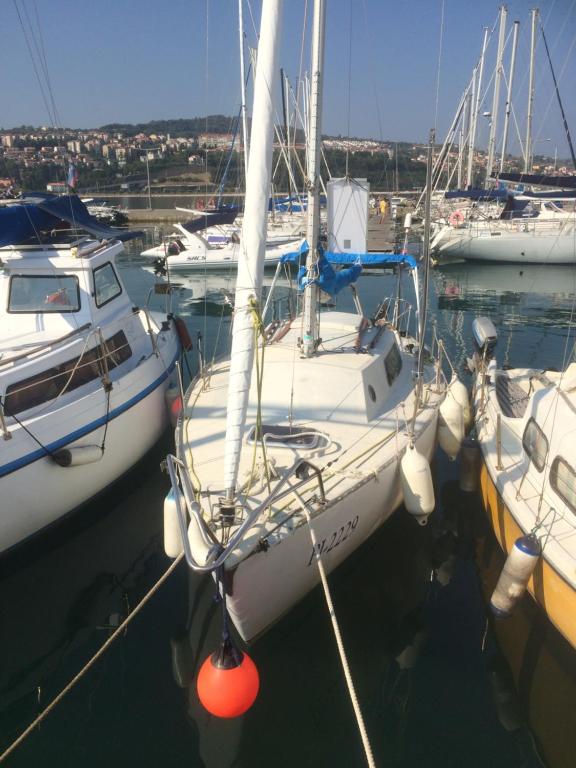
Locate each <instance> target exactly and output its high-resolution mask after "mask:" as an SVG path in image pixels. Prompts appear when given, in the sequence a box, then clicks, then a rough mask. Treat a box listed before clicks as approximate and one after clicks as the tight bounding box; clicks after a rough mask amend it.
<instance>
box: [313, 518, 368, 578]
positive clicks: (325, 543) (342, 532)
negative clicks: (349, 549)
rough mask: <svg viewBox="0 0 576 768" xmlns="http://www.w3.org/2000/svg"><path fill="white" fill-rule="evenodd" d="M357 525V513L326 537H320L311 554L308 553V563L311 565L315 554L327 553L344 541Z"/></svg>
mask: <svg viewBox="0 0 576 768" xmlns="http://www.w3.org/2000/svg"><path fill="white" fill-rule="evenodd" d="M357 525H358V515H356V517H355V518H354V519H353V520H348V522H347V523H344V525H342V526H341V527H340V528H338V530H337V531H334V532H333V533H332V535H331V536H330V537H329V538H328V539H322V541H319V542H318V543H317V544H316V545H315V546H313V547H312V554H311V555H310V560H309V561H308V565H309V566H310V565H312V561H313V560H315V559H316V557H317V556H319V555H327V554H328V552H331V551H332V550H333V549H335V548H336V547H337V546H338V545H339V544H341V543H342V542H343V541H346V539H347V538H348V536H350V534H351V533H352V531H353V530H354V529H355V528H356V526H357Z"/></svg>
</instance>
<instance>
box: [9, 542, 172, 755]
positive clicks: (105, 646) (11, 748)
mask: <svg viewBox="0 0 576 768" xmlns="http://www.w3.org/2000/svg"><path fill="white" fill-rule="evenodd" d="M183 557H184V553H183V552H182V553H181V554H180V555H178V557H177V558H176V560H174V562H173V563H172V564H171V565H170V566H169V567H168V568H167V570H166V571H164V573H163V574H162V576H160V578H159V579H158V581H157V582H156V584H154V586H153V587H152V588H151V589H150V590H149V591H148V592H147V593H146V594H145V595H144V597H143V598H142V600H140V602H139V603H138V605H137V606H136V607H135V608H134V610H133V611H132V612H131V613H130V615H129V616H127V617H126V618H125V619H124V621H123V622H122V623H121V624H120V625H119V626H118V627H116V629H115V630H114V632H113V633H112V634H111V635H110V637H109V638H108V640H106V642H105V643H104V644H103V645H102V647H101V648H100V650H98V651H97V652H96V653H95V654H94V656H92V658H91V659H90V660H89V661H88V662H87V663H86V664H85V665H84V666H83V667H82V669H81V670H80V672H78V674H77V675H75V676H74V677H73V678H72V680H70V682H69V683H68V685H67V686H66V687H65V688H63V689H62V690H61V691H60V693H59V694H58V695H57V696H56V697H55V698H54V699H52V701H51V702H50V704H48V706H47V707H45V708H44V709H43V710H42V712H40V714H39V715H38V717H37V718H36V719H35V720H33V721H32V723H30V725H29V726H28V727H27V728H26V730H24V731H23V732H22V733H21V734H20V736H18V738H17V739H16V740H15V741H13V742H12V744H10V746H9V747H8V748H7V749H5V750H4V752H2V754H1V755H0V763H3V762H4V761H5V760H6V758H7V757H9V756H10V755H11V754H12V752H14V750H16V749H17V748H18V747H19V746H20V744H22V742H23V741H24V740H25V739H26V738H27V737H28V736H29V735H30V734H31V733H32V731H33V730H34V729H35V728H37V727H38V726H39V725H40V723H41V722H42V721H43V720H45V719H46V718H47V717H48V715H49V714H50V713H51V712H52V710H53V709H54V708H55V707H56V705H57V704H59V703H60V702H61V701H62V699H63V698H64V696H66V694H67V693H68V691H70V690H72V688H73V687H74V686H75V685H76V683H77V682H78V681H79V680H81V678H83V677H84V675H85V674H86V672H88V670H89V669H91V668H92V667H93V666H94V664H95V663H96V662H97V661H98V659H99V658H100V657H101V656H103V655H104V653H105V652H106V651H107V650H108V648H109V647H110V646H111V645H112V643H113V642H114V640H116V638H117V637H118V636H119V635H121V634H122V633H123V632H124V630H125V629H126V627H127V626H128V624H129V623H130V622H131V621H132V619H133V618H134V617H135V616H136V615H137V614H138V613H140V611H141V610H142V608H143V607H144V606H145V605H146V603H147V602H148V601H149V600H150V598H151V597H152V596H153V595H154V594H155V593H156V592H157V591H158V589H159V588H160V587H161V586H162V584H163V583H164V582H165V581H166V579H167V578H168V576H170V574H171V573H172V572H173V571H174V570H176V567H177V566H178V564H179V563H180V561H181V560H182V558H183Z"/></svg>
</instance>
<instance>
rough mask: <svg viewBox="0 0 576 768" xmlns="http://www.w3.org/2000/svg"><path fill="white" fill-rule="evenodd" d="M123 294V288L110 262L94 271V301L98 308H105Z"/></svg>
mask: <svg viewBox="0 0 576 768" xmlns="http://www.w3.org/2000/svg"><path fill="white" fill-rule="evenodd" d="M121 293H122V286H121V285H120V282H119V280H118V278H117V277H116V272H114V267H113V266H112V264H110V262H107V263H106V264H103V265H102V266H101V267H98V268H97V269H95V270H94V299H95V301H96V306H97V307H103V306H104V304H108V302H109V301H112V299H115V298H116V296H119V295H120V294H121Z"/></svg>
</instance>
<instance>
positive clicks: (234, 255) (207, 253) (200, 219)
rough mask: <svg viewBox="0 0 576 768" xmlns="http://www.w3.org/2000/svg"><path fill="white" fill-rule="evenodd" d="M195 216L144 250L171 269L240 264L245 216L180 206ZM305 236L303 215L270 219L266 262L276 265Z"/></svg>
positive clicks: (147, 256)
mask: <svg viewBox="0 0 576 768" xmlns="http://www.w3.org/2000/svg"><path fill="white" fill-rule="evenodd" d="M179 210H182V211H184V212H186V213H188V214H194V215H195V218H193V219H190V220H189V221H186V222H184V223H179V224H176V225H175V229H176V232H175V233H172V234H171V235H168V236H167V237H165V238H164V239H163V241H162V243H160V244H159V245H156V246H153V247H152V248H148V249H146V250H145V251H142V254H141V255H142V256H144V257H146V258H153V259H155V260H156V262H157V263H158V265H160V264H161V263H164V264H165V265H167V266H168V267H169V268H170V269H180V270H186V271H193V270H201V271H204V270H227V271H229V270H231V269H232V270H235V269H236V268H237V264H238V254H239V250H240V249H239V244H240V235H241V231H242V230H241V225H240V222H241V219H240V220H238V219H237V211H236V210H235V209H222V210H215V211H200V210H194V209H179ZM302 238H303V231H302V217H301V216H300V215H298V216H295V217H294V218H293V217H292V216H291V215H289V214H280V215H276V216H275V218H274V219H272V220H271V221H270V222H269V230H268V235H267V241H266V256H265V263H266V265H267V266H275V265H276V264H278V263H279V261H280V258H281V256H282V254H283V253H285V252H286V251H287V250H288V251H290V250H293V249H294V248H297V247H298V246H299V244H300V243H301V241H302Z"/></svg>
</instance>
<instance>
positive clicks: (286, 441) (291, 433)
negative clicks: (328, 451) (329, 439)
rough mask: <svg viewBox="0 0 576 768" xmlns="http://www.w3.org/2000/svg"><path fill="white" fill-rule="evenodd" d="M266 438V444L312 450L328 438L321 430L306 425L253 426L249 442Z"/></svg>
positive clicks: (252, 442) (275, 446)
mask: <svg viewBox="0 0 576 768" xmlns="http://www.w3.org/2000/svg"><path fill="white" fill-rule="evenodd" d="M256 437H257V438H258V440H261V439H262V437H264V438H265V439H266V445H269V446H273V447H274V448H301V449H304V450H311V449H313V448H317V447H318V446H319V445H323V444H324V443H325V440H326V438H325V437H324V435H323V434H322V433H321V432H318V431H317V430H315V429H307V428H306V427H294V426H293V427H287V426H282V427H281V426H278V425H276V424H263V425H262V426H261V427H260V429H257V428H256V427H255V426H254V427H252V429H251V430H250V432H249V433H248V443H249V444H252V445H253V444H254V441H255V440H256Z"/></svg>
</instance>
